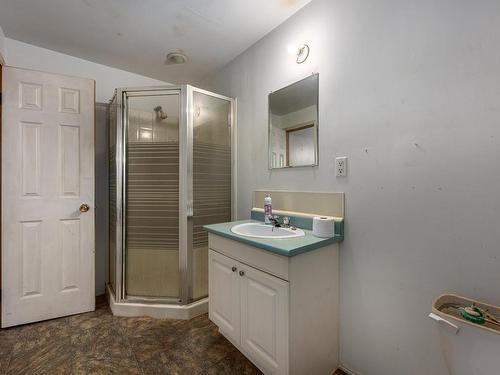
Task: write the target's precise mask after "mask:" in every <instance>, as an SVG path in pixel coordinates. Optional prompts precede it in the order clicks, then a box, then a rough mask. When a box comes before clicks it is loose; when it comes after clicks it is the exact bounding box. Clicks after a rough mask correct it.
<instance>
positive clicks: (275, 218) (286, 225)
mask: <svg viewBox="0 0 500 375" xmlns="http://www.w3.org/2000/svg"><path fill="white" fill-rule="evenodd" d="M279 219H280V217H279V216H277V215H275V216H269V221H270V222H271V224H272V225H273V227H275V228H279V227H283V228H289V227H290V218H289V217H288V216H283V221H282V222H281V223H280V220H279Z"/></svg>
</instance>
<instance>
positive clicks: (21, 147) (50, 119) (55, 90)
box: [1, 67, 95, 327]
mask: <svg viewBox="0 0 500 375" xmlns="http://www.w3.org/2000/svg"><path fill="white" fill-rule="evenodd" d="M3 94H4V95H3V107H2V116H3V117H2V140H1V141H2V223H1V224H2V327H9V326H14V325H18V324H24V323H29V322H35V321H39V320H45V319H51V318H56V317H60V316H64V315H70V314H75V313H80V312H84V311H90V310H94V308H95V306H94V304H95V302H94V81H93V80H89V79H83V78H75V77H68V76H62V75H56V74H48V73H42V72H37V71H30V70H24V69H18V68H12V67H5V68H4V69H3Z"/></svg>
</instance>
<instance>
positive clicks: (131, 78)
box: [4, 38, 166, 103]
mask: <svg viewBox="0 0 500 375" xmlns="http://www.w3.org/2000/svg"><path fill="white" fill-rule="evenodd" d="M5 50H6V56H4V57H5V60H6V63H7V65H11V66H17V67H20V68H26V69H34V70H41V71H45V72H49V73H58V74H67V75H72V76H77V77H84V78H92V79H94V80H95V81H96V101H97V102H100V103H108V101H109V100H110V99H111V97H112V96H113V92H114V90H115V88H116V87H128V86H154V85H165V84H166V83H165V82H162V81H158V80H156V79H153V78H149V77H145V76H141V75H139V74H134V73H130V72H126V71H124V70H120V69H115V68H112V67H109V66H106V65H101V64H96V63H93V62H90V61H87V60H83V59H80V58H78V57H73V56H69V55H65V54H63V53H59V52H55V51H51V50H48V49H45V48H40V47H36V46H33V45H31V44H26V43H23V42H19V41H17V40H13V39H10V38H5Z"/></svg>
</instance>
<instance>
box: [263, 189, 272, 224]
mask: <svg viewBox="0 0 500 375" xmlns="http://www.w3.org/2000/svg"><path fill="white" fill-rule="evenodd" d="M271 216H273V204H272V199H271V194H266V197H265V198H264V222H265V223H266V224H271V220H270V219H269V218H270V217H271Z"/></svg>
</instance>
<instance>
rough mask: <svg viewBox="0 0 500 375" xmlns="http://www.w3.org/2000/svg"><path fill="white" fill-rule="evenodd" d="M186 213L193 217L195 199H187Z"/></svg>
mask: <svg viewBox="0 0 500 375" xmlns="http://www.w3.org/2000/svg"><path fill="white" fill-rule="evenodd" d="M186 213H187V217H188V219H189V218H192V217H193V201H192V200H188V201H187V209H186Z"/></svg>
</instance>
